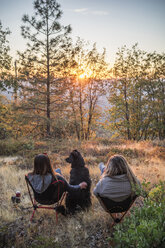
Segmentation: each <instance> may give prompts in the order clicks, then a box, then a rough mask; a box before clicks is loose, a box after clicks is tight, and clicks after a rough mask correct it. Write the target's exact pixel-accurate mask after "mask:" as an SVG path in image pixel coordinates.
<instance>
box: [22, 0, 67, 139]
mask: <svg viewBox="0 0 165 248" xmlns="http://www.w3.org/2000/svg"><path fill="white" fill-rule="evenodd" d="M34 10H35V12H34V15H33V16H32V17H31V18H30V17H29V16H28V15H24V16H23V18H22V20H23V22H24V23H25V25H23V26H22V27H21V29H22V35H23V37H24V38H25V39H27V40H28V43H27V49H26V51H25V52H23V53H21V52H19V56H20V62H21V69H20V75H19V77H22V84H21V86H22V92H23V96H24V103H25V104H24V109H26V110H28V113H30V115H29V117H30V118H36V125H37V126H40V125H41V126H43V125H44V124H42V123H41V120H43V121H45V120H46V133H47V135H50V132H51V113H52V112H54V111H55V109H56V108H57V107H58V106H59V105H60V104H61V99H62V95H60V94H62V91H63V90H64V89H63V85H62V83H63V81H61V80H59V78H60V77H61V75H62V73H61V71H62V68H63V67H64V65H65V63H66V56H65V53H67V49H68V47H69V45H70V40H69V38H68V34H69V33H70V32H71V28H70V26H62V25H61V24H60V22H59V20H60V18H61V15H62V11H61V9H60V5H59V4H58V3H57V2H56V0H36V1H34ZM55 105H56V106H55ZM29 111H30V112H29Z"/></svg>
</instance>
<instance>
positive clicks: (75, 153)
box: [72, 150, 80, 158]
mask: <svg viewBox="0 0 165 248" xmlns="http://www.w3.org/2000/svg"><path fill="white" fill-rule="evenodd" d="M79 154H80V153H79V152H78V151H77V150H73V152H72V155H73V156H74V157H75V158H77V157H78V156H79Z"/></svg>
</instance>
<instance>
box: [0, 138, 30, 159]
mask: <svg viewBox="0 0 165 248" xmlns="http://www.w3.org/2000/svg"><path fill="white" fill-rule="evenodd" d="M33 148H34V145H33V142H32V141H31V140H30V141H18V140H15V139H7V140H1V142H0V155H3V156H9V155H14V154H19V153H20V152H23V151H24V150H33Z"/></svg>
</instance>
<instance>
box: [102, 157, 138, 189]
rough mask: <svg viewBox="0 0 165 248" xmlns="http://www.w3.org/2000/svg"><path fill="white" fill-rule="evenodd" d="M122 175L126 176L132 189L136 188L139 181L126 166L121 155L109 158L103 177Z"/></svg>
mask: <svg viewBox="0 0 165 248" xmlns="http://www.w3.org/2000/svg"><path fill="white" fill-rule="evenodd" d="M122 174H126V175H127V177H128V180H129V181H130V183H131V186H132V187H135V188H136V186H138V185H139V181H138V180H137V178H136V176H135V174H134V173H133V171H132V170H131V168H130V166H129V165H128V163H127V161H126V159H125V158H124V157H123V156H122V155H114V156H111V157H110V158H109V160H108V162H107V166H106V169H105V171H104V173H103V177H113V176H117V175H122Z"/></svg>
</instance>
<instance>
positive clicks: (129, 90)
mask: <svg viewBox="0 0 165 248" xmlns="http://www.w3.org/2000/svg"><path fill="white" fill-rule="evenodd" d="M164 65H165V60H164V55H163V54H162V55H160V54H157V53H153V54H148V53H146V52H144V51H141V50H140V49H138V46H137V44H135V45H134V46H133V47H132V49H127V48H126V47H122V48H121V49H119V52H118V53H117V57H116V62H115V64H114V67H113V72H114V76H115V79H114V80H113V82H112V83H111V84H110V87H109V88H110V96H109V103H110V106H111V107H110V110H109V113H110V127H111V128H112V129H113V130H114V131H117V132H118V133H119V134H120V135H123V136H125V137H126V138H127V139H134V140H140V139H142V138H144V139H147V138H155V137H159V138H160V137H163V133H164V128H163V123H164V116H165V113H164V110H163V107H162V106H163V105H164V102H165V96H164V86H165V84H164V83H165V81H164V80H165V74H164Z"/></svg>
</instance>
